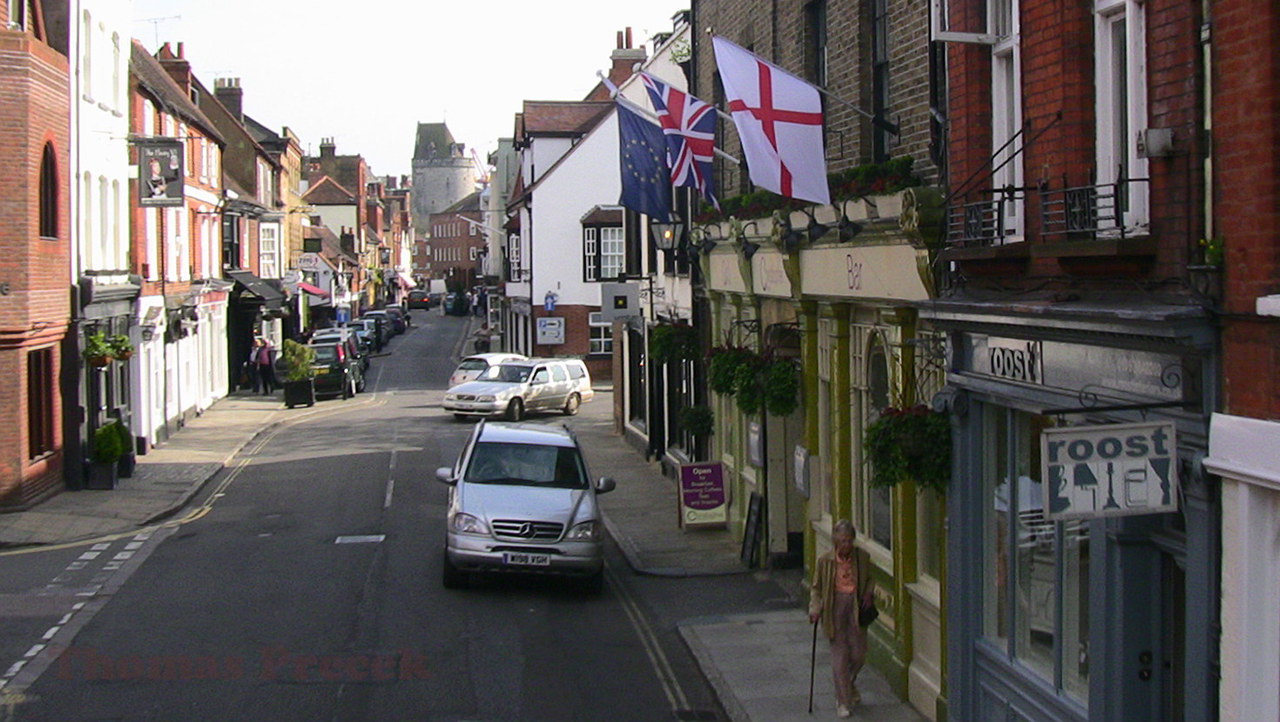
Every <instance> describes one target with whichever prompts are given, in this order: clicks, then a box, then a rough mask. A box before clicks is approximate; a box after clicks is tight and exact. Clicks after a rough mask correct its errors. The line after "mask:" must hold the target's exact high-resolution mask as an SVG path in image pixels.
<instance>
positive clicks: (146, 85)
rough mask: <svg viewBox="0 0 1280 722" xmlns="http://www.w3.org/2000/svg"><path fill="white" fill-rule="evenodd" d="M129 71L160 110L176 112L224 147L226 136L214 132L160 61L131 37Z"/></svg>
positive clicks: (200, 111) (207, 117) (210, 121)
mask: <svg viewBox="0 0 1280 722" xmlns="http://www.w3.org/2000/svg"><path fill="white" fill-rule="evenodd" d="M129 71H130V72H132V73H133V76H134V77H135V78H137V80H138V85H140V86H141V87H142V88H143V89H144V90H146V92H147V93H148V94H149V95H151V96H152V97H154V98H155V99H156V100H157V101H159V103H160V106H161V110H163V111H164V112H166V113H170V114H173V115H176V116H178V117H180V118H182V119H183V120H185V121H186V122H188V123H191V124H193V125H196V126H198V127H199V128H200V130H201V131H202V132H203V133H204V134H205V135H207V136H209V137H210V138H212V139H213V140H214V141H216V142H217V143H218V145H222V146H225V145H226V144H227V141H226V138H224V137H223V136H222V134H221V133H219V132H218V128H217V126H215V125H214V124H213V121H212V120H210V119H209V116H207V115H205V114H204V111H202V110H200V109H199V108H198V107H196V104H195V103H193V102H191V98H190V97H188V96H187V94H186V93H185V92H183V90H182V88H180V87H178V84H177V83H175V82H173V78H171V77H169V73H168V71H166V70H165V69H164V66H162V65H161V64H160V61H159V60H157V59H156V58H155V57H154V56H152V55H151V53H148V52H147V49H146V48H145V47H143V46H142V43H140V42H138V41H137V40H134V41H133V43H132V48H131V49H130V51H129Z"/></svg>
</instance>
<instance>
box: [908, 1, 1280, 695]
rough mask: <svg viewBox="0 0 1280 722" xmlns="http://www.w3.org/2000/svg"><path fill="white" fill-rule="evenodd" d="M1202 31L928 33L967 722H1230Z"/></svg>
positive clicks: (1001, 19) (953, 674) (953, 630)
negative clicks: (942, 221) (1211, 436)
mask: <svg viewBox="0 0 1280 722" xmlns="http://www.w3.org/2000/svg"><path fill="white" fill-rule="evenodd" d="M1255 5H1256V4H1255ZM1201 7H1202V6H1201V5H1200V4H1197V3H1175V2H1140V1H1139V0H1090V1H1089V2H1084V3H1075V4H1069V5H1063V4H1061V3H1058V2H1056V1H1054V0H992V1H988V0H955V1H953V2H950V3H948V9H949V15H948V17H947V18H945V20H944V23H945V24H944V25H940V26H939V27H938V30H939V33H938V38H939V40H941V41H943V43H944V44H945V47H946V51H947V59H948V68H947V83H948V85H949V89H950V93H949V97H948V102H949V105H948V108H947V113H946V117H947V118H948V120H949V123H950V135H949V144H950V154H949V158H948V163H949V169H950V173H949V188H948V193H949V195H948V197H949V199H950V204H949V207H948V208H947V209H946V210H947V218H946V247H945V249H944V250H943V251H942V253H941V256H940V257H941V261H942V262H943V263H945V264H947V266H946V267H944V268H943V269H942V270H943V271H944V273H943V274H942V275H941V278H940V280H941V281H942V284H941V286H942V292H941V297H940V298H939V299H937V300H935V301H933V302H931V303H928V304H924V305H923V306H922V312H921V313H922V316H923V317H924V318H925V319H927V320H928V321H930V322H931V323H932V324H933V325H934V326H935V327H937V328H939V329H941V330H942V331H944V332H945V333H946V335H947V337H948V345H949V348H950V354H949V357H948V365H947V392H946V398H948V399H949V402H948V403H947V406H948V408H949V409H950V413H951V419H952V427H953V430H954V443H953V452H954V462H953V469H954V470H955V471H956V472H957V475H956V476H955V478H953V479H952V482H951V488H950V490H949V492H948V497H947V518H948V523H949V531H948V542H949V543H948V550H949V556H948V564H947V596H948V599H949V604H948V609H947V635H948V657H947V660H948V666H947V669H948V696H949V700H948V702H949V709H950V715H951V716H952V717H954V718H956V719H990V718H1000V719H1009V720H1014V719H1017V720H1039V719H1056V720H1085V719H1097V720H1115V719H1124V720H1166V719H1212V718H1213V717H1214V715H1215V713H1216V707H1217V680H1216V677H1217V660H1218V643H1217V635H1216V631H1215V628H1214V625H1213V623H1212V622H1211V620H1214V619H1216V618H1217V615H1218V578H1219V563H1218V549H1219V532H1218V523H1219V513H1220V511H1219V510H1220V504H1219V499H1218V494H1217V491H1216V484H1213V483H1210V482H1209V481H1207V480H1206V478H1205V475H1204V473H1203V471H1202V468H1201V465H1200V463H1199V459H1200V458H1201V457H1202V456H1203V455H1204V453H1205V452H1206V450H1207V447H1208V431H1209V428H1208V417H1209V413H1210V412H1211V411H1212V410H1213V409H1214V408H1215V407H1216V405H1217V401H1218V384H1217V379H1218V373H1217V368H1218V364H1219V358H1218V356H1217V352H1216V337H1217V332H1216V329H1215V327H1214V321H1213V315H1214V311H1215V309H1216V303H1217V294H1218V291H1217V272H1216V270H1215V269H1210V268H1206V266H1207V265H1208V264H1207V263H1206V260H1209V259H1206V258H1205V257H1204V253H1203V246H1202V245H1201V244H1200V239H1202V238H1205V237H1206V232H1207V230H1208V223H1207V220H1206V213H1205V208H1206V206H1205V200H1206V197H1205V189H1206V187H1207V184H1206V164H1205V154H1206V147H1205V144H1204V138H1205V137H1206V136H1207V132H1206V130H1207V128H1208V126H1209V124H1208V118H1207V117H1206V115H1205V108H1206V107H1207V98H1206V97H1205V94H1204V92H1205V90H1204V89H1205V87H1206V80H1207V79H1206V77H1205V75H1204V68H1203V65H1202V56H1201V52H1202V45H1201V39H1202V32H1204V30H1203V28H1204V27H1206V26H1205V25H1204V23H1205V21H1206V18H1204V17H1202V16H1201ZM944 28H945V30H944ZM1205 37H1206V38H1207V36H1205ZM1215 82H1216V81H1215ZM1271 180H1272V185H1274V177H1272V179H1271ZM1272 218H1274V214H1273V215H1272ZM1117 424H1121V425H1123V424H1130V425H1132V426H1128V427H1125V426H1120V427H1117V426H1116V425H1117ZM1120 433H1123V434H1124V435H1125V436H1126V439H1129V440H1132V443H1133V444H1134V446H1131V447H1130V448H1129V452H1130V453H1127V454H1126V455H1125V457H1124V458H1123V459H1121V458H1119V457H1117V456H1116V455H1115V454H1113V453H1112V452H1114V451H1115V448H1116V444H1117V443H1119V442H1118V441H1117V440H1116V438H1115V437H1114V436H1108V435H1109V434H1111V435H1114V434H1120ZM1174 438H1176V443H1170V439H1174ZM1091 439H1092V440H1095V441H1096V445H1095V441H1091ZM1054 444H1059V445H1062V446H1055V445H1054ZM1059 448H1067V449H1069V450H1070V455H1069V456H1070V460H1069V462H1067V461H1064V460H1063V459H1062V458H1061V457H1060V455H1059V454H1058V453H1057V451H1056V450H1057V449H1059ZM1091 449H1092V451H1090V450H1091Z"/></svg>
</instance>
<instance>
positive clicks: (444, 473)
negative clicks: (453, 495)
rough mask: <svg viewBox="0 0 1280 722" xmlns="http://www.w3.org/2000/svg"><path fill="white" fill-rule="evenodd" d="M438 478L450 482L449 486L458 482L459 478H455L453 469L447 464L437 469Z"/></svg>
mask: <svg viewBox="0 0 1280 722" xmlns="http://www.w3.org/2000/svg"><path fill="white" fill-rule="evenodd" d="M436 479H437V480H438V481H442V482H444V483H446V484H448V485H449V486H453V485H454V484H457V483H458V480H457V479H455V478H453V469H451V468H449V467H447V466H442V467H440V468H439V469H436Z"/></svg>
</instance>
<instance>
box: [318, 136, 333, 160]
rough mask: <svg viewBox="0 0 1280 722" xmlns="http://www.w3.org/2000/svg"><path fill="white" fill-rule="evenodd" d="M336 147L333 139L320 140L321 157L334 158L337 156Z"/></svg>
mask: <svg viewBox="0 0 1280 722" xmlns="http://www.w3.org/2000/svg"><path fill="white" fill-rule="evenodd" d="M335 150H336V146H334V144H333V138H321V139H320V157H321V158H332V157H334V155H335Z"/></svg>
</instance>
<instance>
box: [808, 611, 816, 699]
mask: <svg viewBox="0 0 1280 722" xmlns="http://www.w3.org/2000/svg"><path fill="white" fill-rule="evenodd" d="M817 664H818V623H817V622H814V623H813V644H811V645H810V646H809V714H813V670H814V667H815V666H816V665H817Z"/></svg>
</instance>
